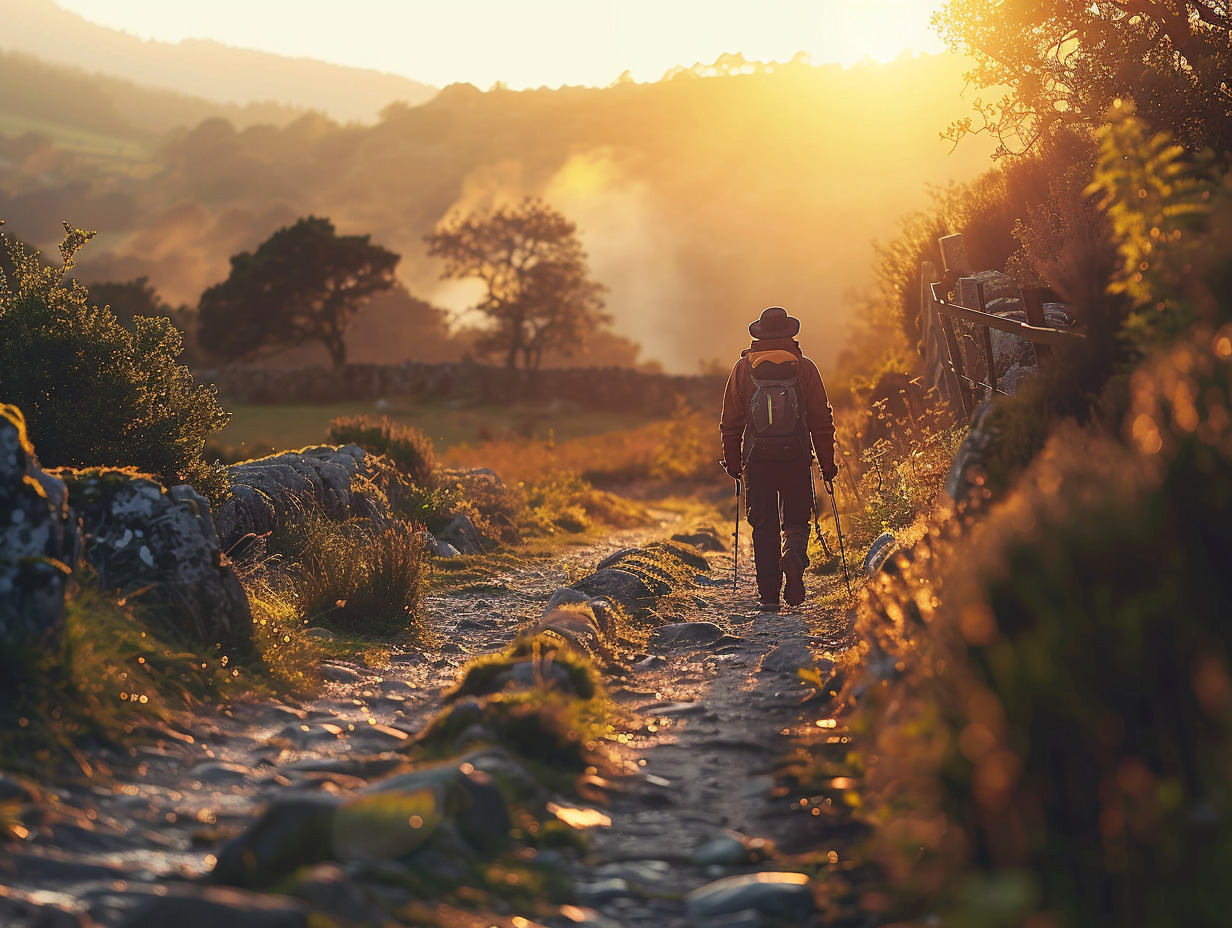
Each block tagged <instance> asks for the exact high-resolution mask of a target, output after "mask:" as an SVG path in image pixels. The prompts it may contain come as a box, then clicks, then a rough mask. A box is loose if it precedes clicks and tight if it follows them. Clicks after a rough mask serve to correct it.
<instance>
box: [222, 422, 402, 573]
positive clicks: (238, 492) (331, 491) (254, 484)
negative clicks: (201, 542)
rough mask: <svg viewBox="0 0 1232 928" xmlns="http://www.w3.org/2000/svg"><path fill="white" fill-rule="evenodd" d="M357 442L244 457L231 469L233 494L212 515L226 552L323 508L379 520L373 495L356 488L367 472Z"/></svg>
mask: <svg viewBox="0 0 1232 928" xmlns="http://www.w3.org/2000/svg"><path fill="white" fill-rule="evenodd" d="M366 457H367V456H366V454H365V452H364V449H363V448H360V447H359V446H358V445H342V446H340V447H335V446H333V445H320V446H317V447H313V448H305V449H303V450H302V451H287V452H284V453H282V454H275V455H271V456H270V457H267V458H258V459H257V460H254V461H244V462H243V463H241V464H234V465H232V466H231V467H230V468H228V472H229V474H230V477H231V496H230V497H229V498H228V499H227V500H225V501H224V502H223V503H222V504H220V505H219V507H218V510H217V511H216V512H215V513H214V524H215V525H216V526H217V528H218V539H219V541H220V542H221V543H222V547H223V550H224V551H228V552H230V551H232V549H233V548H235V547H236V545H237V544H240V543H241V542H244V541H245V540H246V539H249V538H250V537H254V538H255V537H259V536H262V535H267V534H269V533H270V532H272V531H274V530H276V529H280V528H283V527H284V526H286V525H288V524H291V523H293V522H294V521H296V520H298V519H301V518H303V516H304V514H305V513H306V512H321V513H323V514H324V515H326V516H327V517H329V518H331V519H348V518H379V517H380V515H381V514H380V513H379V512H378V511H376V510H375V508H374V503H373V501H372V499H371V498H370V497H369V496H366V495H364V494H361V493H355V492H353V491H352V481H353V480H354V479H355V478H356V477H358V476H361V475H365V474H366V473H367V468H366V467H365V464H366Z"/></svg>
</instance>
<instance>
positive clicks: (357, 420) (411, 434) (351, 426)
mask: <svg viewBox="0 0 1232 928" xmlns="http://www.w3.org/2000/svg"><path fill="white" fill-rule="evenodd" d="M326 438H327V439H328V440H329V441H330V442H333V443H334V444H339V445H346V444H353V445H359V446H360V447H361V448H363V449H364V450H365V451H370V452H372V453H373V454H379V455H382V456H383V457H385V458H388V459H389V461H390V462H391V463H392V464H393V465H394V466H395V467H396V468H397V469H398V470H399V471H400V472H401V473H402V474H404V475H405V476H406V477H408V478H409V479H410V481H411V482H412V483H413V484H415V485H416V486H419V487H424V488H425V489H431V488H433V487H435V486H436V476H435V470H436V451H435V450H434V449H433V447H432V441H431V439H429V438H428V437H427V436H426V435H424V433H423V432H421V431H419V429H417V428H414V427H413V426H409V425H402V424H401V423H398V422H390V421H389V419H388V418H387V417H385V416H382V417H381V421H380V422H377V421H376V420H374V419H370V418H369V417H368V416H343V417H341V418H338V419H335V420H334V421H332V422H331V423H330V424H329V431H328V432H327V433H326Z"/></svg>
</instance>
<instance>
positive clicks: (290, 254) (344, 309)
mask: <svg viewBox="0 0 1232 928" xmlns="http://www.w3.org/2000/svg"><path fill="white" fill-rule="evenodd" d="M399 260H400V256H399V255H396V254H394V253H393V252H392V251H387V250H386V249H384V248H382V247H381V246H380V245H373V244H370V242H369V236H367V235H338V234H337V233H336V232H335V231H334V225H333V223H332V222H330V221H329V220H328V219H324V218H317V217H316V216H309V217H307V218H306V219H300V220H299V221H298V222H297V223H296V224H295V225H293V226H283V227H282V228H281V229H279V230H278V231H277V232H275V233H274V234H273V235H271V236H270V237H269V238H268V239H266V240H265V241H264V242H262V243H261V245H260V246H258V247H257V250H256V251H255V252H247V251H245V252H241V253H240V254H238V255H235V256H234V257H233V258H231V274H230V276H228V277H227V279H226V280H225V281H223V282H222V283H220V284H215V285H214V286H213V287H210V288H209V289H208V290H206V291H205V293H203V294H202V295H201V305H200V309H199V313H200V318H201V329H200V339H201V346H202V347H203V348H204V349H205V350H207V351H210V352H212V353H214V354H216V355H218V356H219V357H221V358H224V359H226V360H238V359H246V358H254V357H259V356H262V355H268V354H273V353H276V352H277V351H280V350H282V349H285V348H289V347H294V346H296V345H302V344H304V343H305V342H308V341H318V342H320V343H321V344H323V345H324V346H325V348H326V350H328V351H329V356H330V359H331V360H332V361H333V363H334V366H335V367H341V366H342V365H343V364H345V363H346V341H345V336H346V333H347V329H348V328H350V326H351V323H352V322H354V320H355V314H356V313H358V312H359V309H360V307H361V306H362V305H363V304H364V303H365V302H367V301H368V299H369V298H371V297H372V296H374V295H376V294H378V293H383V292H385V291H388V290H390V289H392V288H393V287H394V284H395V281H394V268H395V267H396V266H397V264H398V261H399Z"/></svg>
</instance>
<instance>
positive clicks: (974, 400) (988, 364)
mask: <svg viewBox="0 0 1232 928" xmlns="http://www.w3.org/2000/svg"><path fill="white" fill-rule="evenodd" d="M938 244H939V245H940V246H941V255H942V258H943V260H944V262H945V274H944V276H941V277H940V279H937V278H938V275H937V272H936V266H935V265H933V264H932V262H928V261H926V262H924V263H923V265H921V268H920V272H921V273H920V282H921V310H922V311H923V312H922V314H921V321H922V327H923V334H924V343H925V360H926V366H928V367H929V369H930V373H932V372H934V371H936V370H937V368H938V367H940V368H941V369H942V370H943V371H944V372H946V373H948V374H949V376H950V378H952V383H951V384H949V385H944V384H941V383H939V382H935V383H934V384H932V386H937V387H940V388H942V392H943V393H947V394H951V396H952V395H953V394H957V399H958V400H959V402H960V404H961V405H962V409H963V414H964V416H965V417H966V418H968V419H969V418H970V417H971V414H972V413H973V412H974V411H975V408H976V406H978V405H979V403H980V401H981V400H982V399H984V398H985V397H988V396H992V395H993V394H994V393H1002V394H1004V393H1005V391H1004V390H1002V389H1000V388H999V386H998V383H997V364H996V357H995V354H994V352H993V339H992V332H993V330H994V329H995V330H997V331H999V332H1005V333H1006V334H1008V335H1013V336H1015V337H1017V338H1021V339H1023V340H1024V341H1027V342H1030V343H1031V344H1032V346H1033V347H1034V350H1035V355H1036V363H1037V364H1038V363H1040V362H1041V361H1043V360H1044V359H1046V358H1047V357H1048V356H1050V355H1051V354H1052V350H1053V349H1054V348H1057V347H1059V346H1061V345H1062V344H1064V343H1066V342H1072V341H1074V340H1075V339H1082V338H1083V336H1082V335H1081V334H1080V333H1077V332H1073V331H1071V330H1068V329H1058V328H1055V327H1053V326H1051V325H1049V323H1048V321H1047V319H1046V318H1045V314H1044V300H1043V289H1042V288H1039V287H1026V288H1022V289H1020V290H1019V296H1020V298H1021V306H1022V310H1023V312H1024V314H1025V316H1026V320H1027V321H1026V322H1019V321H1018V320H1016V319H1006V318H1003V317H1001V316H997V315H994V314H992V313H990V312H988V311H987V310H986V308H985V307H986V305H987V301H986V299H985V295H984V282H983V281H981V280H979V279H978V278H975V277H972V276H969V275H970V274H971V268H970V262H969V260H968V258H967V252H966V248H965V246H964V245H963V242H962V236H961V235H947V236H945V237H943V238H941V239H939V240H938ZM951 293H953V295H954V298H955V299H956V300H957V302H951V301H950V296H951ZM964 304H966V305H964ZM977 360H978V362H979V363H973V362H976V361H977ZM976 368H982V370H977V369H976ZM977 375H980V376H979V377H977ZM934 376H935V375H934ZM945 386H952V388H953V390H952V393H951V391H950V390H946V389H944V387H945Z"/></svg>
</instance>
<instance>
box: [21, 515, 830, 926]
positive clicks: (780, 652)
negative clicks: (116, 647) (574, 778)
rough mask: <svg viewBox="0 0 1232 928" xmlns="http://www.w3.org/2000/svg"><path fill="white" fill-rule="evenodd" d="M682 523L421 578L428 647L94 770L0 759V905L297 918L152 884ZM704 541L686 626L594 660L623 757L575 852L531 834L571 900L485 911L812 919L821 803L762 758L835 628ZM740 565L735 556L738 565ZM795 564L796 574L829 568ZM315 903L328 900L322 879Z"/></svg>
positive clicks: (166, 883)
mask: <svg viewBox="0 0 1232 928" xmlns="http://www.w3.org/2000/svg"><path fill="white" fill-rule="evenodd" d="M680 528H681V526H676V525H664V526H662V527H659V528H658V529H656V530H655V532H653V533H648V532H646V531H644V530H643V531H639V532H622V533H617V534H614V535H613V536H612V537H611V538H610V539H609V540H607V541H605V542H602V543H599V544H596V545H592V546H590V547H587V548H584V549H574V550H572V551H570V552H569V553H568V554H567V555H566V556H565V557H564V559H563V560H558V561H557V562H556V563H554V564H553V565H552V566H551V567H546V566H543V565H536V566H528V567H525V568H523V569H519V570H514V571H511V572H509V573H508V574H505V575H503V576H500V577H497V578H495V579H494V580H493V581H492V582H491V583H490V584H486V585H484V586H483V587H482V588H481V589H473V590H471V591H469V592H458V593H450V594H445V595H437V596H430V597H428V598H427V600H426V604H425V624H426V626H427V627H428V628H429V629H430V630H431V631H432V632H433V636H432V637H433V640H434V641H436V642H437V644H436V646H428V647H425V648H424V649H422V650H411V651H406V652H395V653H393V654H391V659H390V663H389V666H388V667H387V668H382V669H381V670H380V671H374V670H372V669H369V668H365V667H361V666H359V665H356V664H348V663H330V664H328V665H326V667H325V668H324V669H325V674H326V677H327V679H328V680H329V681H330V682H328V683H327V684H326V686H325V688H324V690H323V691H322V692H321V693H320V695H319V697H318V698H315V699H313V700H311V701H309V702H307V703H305V704H303V705H286V704H281V703H278V702H274V701H269V700H265V701H254V702H249V703H243V704H239V705H233V706H231V707H230V708H228V709H225V710H219V711H218V712H217V713H215V714H201V715H196V716H194V717H192V718H191V719H189V720H185V721H182V722H181V723H180V727H179V729H173V728H170V727H158V726H156V727H152V728H150V729H149V730H148V731H146V732H143V733H142V732H138V733H136V734H144V735H145V736H146V737H144V738H143V739H141V740H142V742H143V743H142V744H141V746H140V747H137V748H134V749H132V750H131V751H130V752H129V754H128V756H100V757H91V758H86V757H83V758H82V759H81V763H82V764H83V765H89V766H92V767H94V768H96V769H94V770H93V773H94V774H95V776H94V777H93V778H92V779H86V778H82V780H81V781H80V782H79V783H75V784H47V785H45V786H42V787H31V786H30V785H29V784H23V783H19V782H17V781H14V780H11V779H8V778H5V777H3V776H2V775H0V804H3V803H5V802H12V801H27V802H32V803H33V804H34V805H35V806H36V807H37V809H38V815H37V816H35V817H34V819H33V820H32V821H30V822H28V823H27V824H28V825H29V828H28V831H29V833H28V835H27V836H26V838H25V840H24V841H22V842H21V843H20V844H19V845H16V846H14V845H12V844H9V845H4V846H0V925H3V926H6V928H52V926H54V928H60V926H65V928H68V926H78V925H88V924H91V923H96V924H99V925H104V926H121V925H123V926H125V928H135V926H137V925H138V924H149V925H154V926H157V925H163V924H167V925H171V924H175V925H176V926H177V928H194V926H196V925H198V924H201V925H207V924H220V925H226V926H228V928H246V926H251V928H266V926H268V928H276V926H279V925H287V926H292V925H300V924H307V923H306V922H305V921H304V914H303V913H304V909H303V906H302V903H301V902H297V903H296V906H298V907H288V906H289V903H284V902H282V901H280V900H282V899H284V897H281V896H276V895H265V894H255V893H245V892H243V891H242V890H238V889H226V888H223V887H215V888H213V889H211V890H210V891H209V892H204V891H197V892H195V893H194V894H193V895H192V898H191V905H190V906H189V907H188V908H184V907H180V908H177V907H176V906H174V905H172V904H171V902H174V900H175V899H176V898H177V897H179V896H180V895H181V894H182V893H183V891H184V888H185V886H187V885H198V884H199V883H200V881H201V880H202V878H204V877H205V876H206V875H207V874H209V873H210V871H211V870H212V869H213V868H214V866H215V865H216V863H217V860H218V853H219V848H220V846H221V844H222V840H223V838H225V837H227V836H230V835H233V834H235V833H237V832H240V831H242V830H243V829H244V828H245V827H247V826H249V825H250V824H251V823H252V821H253V819H254V816H255V815H256V814H257V813H259V812H260V810H261V809H262V808H264V807H266V806H267V805H268V804H270V803H272V802H275V801H279V802H284V803H285V802H287V801H288V800H292V799H296V798H303V799H305V800H307V801H316V800H317V799H319V798H321V797H330V796H349V795H353V794H355V793H356V792H357V791H358V790H360V789H361V788H363V787H364V786H365V785H366V784H367V783H369V782H370V781H371V780H373V779H374V778H377V777H379V776H381V775H382V774H385V773H388V772H389V771H390V770H392V769H393V768H395V767H397V766H398V765H399V764H402V763H404V759H403V757H402V755H400V754H398V753H397V752H398V750H399V749H400V748H403V747H405V746H406V745H407V743H408V742H409V741H410V740H411V739H412V738H413V737H414V736H415V735H416V733H417V732H419V730H420V729H421V728H422V727H423V725H424V723H425V721H426V720H427V719H428V718H429V717H430V716H431V715H432V714H433V713H435V712H437V711H438V710H439V709H440V708H441V706H442V700H441V693H442V691H443V689H445V688H446V687H448V686H449V685H450V684H452V683H453V682H454V680H455V678H456V675H457V673H458V670H459V668H460V667H462V666H463V665H464V664H465V663H466V662H468V661H470V660H472V659H473V658H474V657H475V656H477V655H482V654H487V653H491V652H495V651H498V650H500V649H501V648H503V647H505V646H506V645H507V644H509V643H510V642H511V641H512V640H513V639H514V638H515V637H516V635H517V633H518V632H519V630H520V629H523V628H525V627H526V626H527V625H529V624H531V623H532V622H534V621H535V620H537V619H539V618H540V616H541V615H542V614H543V611H544V606H545V604H546V602H547V601H548V599H549V598H550V597H551V595H552V594H553V592H554V591H555V590H557V588H558V587H560V586H562V585H564V584H565V583H567V582H568V579H569V578H571V577H578V576H581V575H583V574H585V573H588V572H589V571H591V570H593V569H594V568H595V566H596V565H597V564H598V563H599V561H600V560H601V559H602V558H604V557H605V556H606V555H608V554H610V553H612V552H614V551H617V550H619V549H621V548H623V547H627V546H629V545H633V544H640V543H643V542H645V541H647V540H649V539H651V538H654V537H665V536H666V535H668V534H671V533H672V532H674V531H679V529H680ZM746 541H747V539H746ZM746 550H747V545H746ZM709 559H710V562H711V569H710V570H709V571H708V572H705V573H700V574H699V576H698V577H697V585H696V586H695V587H694V588H693V589H692V590H691V591H689V595H690V596H691V597H692V608H690V609H689V610H688V613H687V614H686V615H684V616H679V615H678V616H676V618H677V619H679V618H685V619H687V620H688V624H683V623H679V622H674V623H672V624H669V625H668V626H666V627H664V628H662V629H659V630H658V631H657V633H656V634H654V635H653V636H652V638H651V642H650V644H649V646H648V648H647V655H646V656H644V657H642V656H641V655H639V658H641V659H640V660H638V661H637V662H636V663H635V664H634V665H633V666H632V668H630V669H621V668H617V667H609V668H608V673H607V677H606V680H605V686H606V688H607V690H608V693H609V695H610V697H611V699H612V700H613V702H614V703H615V705H616V706H617V711H618V714H619V715H620V717H621V718H623V719H625V722H624V724H623V725H622V726H621V728H620V730H619V731H617V732H614V734H613V736H612V737H613V740H614V741H615V743H616V751H617V753H618V756H619V759H620V763H621V765H622V766H623V768H624V775H623V776H617V777H614V778H613V779H612V780H611V781H610V782H607V783H603V784H602V787H603V791H604V793H605V794H606V796H607V804H606V805H594V806H593V808H591V807H586V808H583V809H582V812H584V813H586V814H587V815H588V816H589V818H588V819H587V820H586V821H584V822H583V824H586V825H591V826H593V827H590V828H589V829H588V831H587V834H588V837H589V843H588V847H587V850H586V852H585V853H584V854H581V855H579V854H577V853H575V852H571V851H566V852H550V853H554V854H556V857H557V862H558V864H559V867H560V868H562V869H563V870H564V871H565V872H566V873H567V875H568V877H569V878H571V880H572V881H573V886H574V891H575V901H576V904H575V905H569V906H565V907H563V908H562V909H561V910H560V914H559V916H557V917H554V918H548V919H543V918H542V917H541V918H540V920H539V921H534V920H527V919H525V918H521V917H520V916H518V915H517V913H516V912H508V913H503V914H502V916H501V917H502V920H501V921H500V922H499V924H500V925H502V926H503V925H506V924H508V925H514V926H518V928H524V926H531V925H535V924H547V925H550V926H553V928H556V926H561V928H563V926H567V925H579V924H580V925H587V926H593V928H614V926H625V928H638V926H651V925H653V926H656V928H685V926H702V928H736V926H745V928H749V926H757V925H777V924H784V925H786V924H790V925H806V924H812V923H814V922H815V923H817V924H820V921H819V920H818V919H819V916H817V915H816V914H814V913H815V904H814V903H815V897H816V895H817V888H816V885H815V884H809V882H808V881H807V879H806V878H805V877H804V876H801V875H800V874H799V873H798V872H796V871H794V870H793V869H792V867H791V858H792V855H793V854H795V853H796V852H798V851H801V850H806V849H812V850H816V847H817V845H818V842H819V841H822V840H823V839H824V837H825V830H824V827H823V826H824V824H825V823H826V822H828V821H830V819H829V818H828V817H827V816H823V815H818V810H817V809H816V807H815V804H816V803H818V802H822V801H824V800H822V799H821V798H820V797H811V798H810V797H809V796H807V795H797V794H795V793H793V791H792V788H791V786H790V785H784V781H783V780H782V779H780V778H777V777H776V773H777V772H778V771H779V769H780V766H781V764H782V762H783V759H784V758H785V757H789V756H790V755H791V753H792V751H793V750H795V748H796V747H797V746H798V744H799V742H800V739H808V738H813V737H816V735H817V732H818V728H817V724H818V719H819V718H821V717H822V716H824V715H825V704H824V700H822V699H820V698H819V697H818V695H817V690H816V689H815V688H814V687H812V686H809V685H807V684H806V683H804V682H803V681H802V680H801V679H800V677H799V675H798V673H797V669H798V668H799V667H800V666H801V665H810V664H812V662H813V661H814V660H816V661H818V662H819V664H820V667H821V669H822V671H823V676H824V671H825V670H826V668H827V666H828V664H829V662H828V661H827V660H826V657H825V656H823V655H827V654H829V655H831V656H833V655H834V654H837V653H838V652H839V651H841V649H843V648H844V647H846V646H847V641H846V637H845V636H846V626H845V619H844V617H843V616H842V615H841V614H836V613H835V612H832V613H830V614H827V613H825V612H824V611H823V610H821V609H820V607H816V606H810V605H809V604H806V606H805V607H804V608H803V609H802V610H795V611H787V610H784V612H783V613H782V614H777V615H776V614H768V613H758V612H757V611H756V610H755V609H751V608H750V605H751V604H752V603H753V601H754V595H753V594H754V591H753V588H752V586H751V579H750V580H749V581H748V583H749V585H748V586H746V585H745V582H744V579H743V578H742V582H741V588H740V589H739V590H737V591H733V590H732V589H731V586H730V582H729V579H730V576H731V573H730V570H731V555H730V553H727V554H721V553H716V554H711V555H709ZM750 568H751V564H742V573H743V574H744V577H751V569H750ZM808 583H809V586H810V592H816V591H817V589H818V587H819V585H824V586H825V587H826V588H829V587H830V585H831V584H839V583H841V580H839V579H837V578H819V577H816V576H810V577H809V580H808ZM832 601H833V600H832ZM678 626H679V627H678ZM578 805H579V806H585V804H582V803H579V804H578ZM840 839H841V836H837V837H836V840H840ZM547 855H549V852H543V853H542V854H541V855H540V856H541V857H544V861H541V862H546V858H547ZM832 859H833V858H832ZM335 869H336V868H335ZM331 874H332V871H331ZM327 876H328V877H329V878H328V879H327V878H326V877H327ZM330 879H334V882H333V883H331V882H330ZM322 881H323V883H322V885H324V886H325V889H322V890H321V891H322V892H326V891H328V892H334V893H335V896H336V894H337V893H346V892H351V891H352V890H353V889H354V884H353V883H349V882H347V880H346V879H345V876H344V875H343V876H338V877H337V878H336V879H335V877H334V876H330V874H324V875H323V876H322ZM169 900H170V901H169ZM159 905H165V906H166V908H165V911H164V910H163V909H159ZM357 905H358V903H357ZM280 907H281V908H280ZM330 907H331V911H337V909H338V900H337V898H334V899H333V901H332V902H331V903H330ZM143 913H146V914H143ZM189 913H190V914H189ZM211 913H213V914H211ZM459 918H460V919H461V916H459ZM357 923H362V924H367V922H357ZM457 923H458V924H460V925H469V924H471V922H469V921H464V920H459V921H458V922H457ZM329 924H334V922H330V923H329ZM390 924H393V923H390ZM474 924H476V925H478V924H480V923H479V922H475V923H474ZM483 924H485V925H486V924H487V922H484V923H483ZM492 924H497V922H493V923H492Z"/></svg>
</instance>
